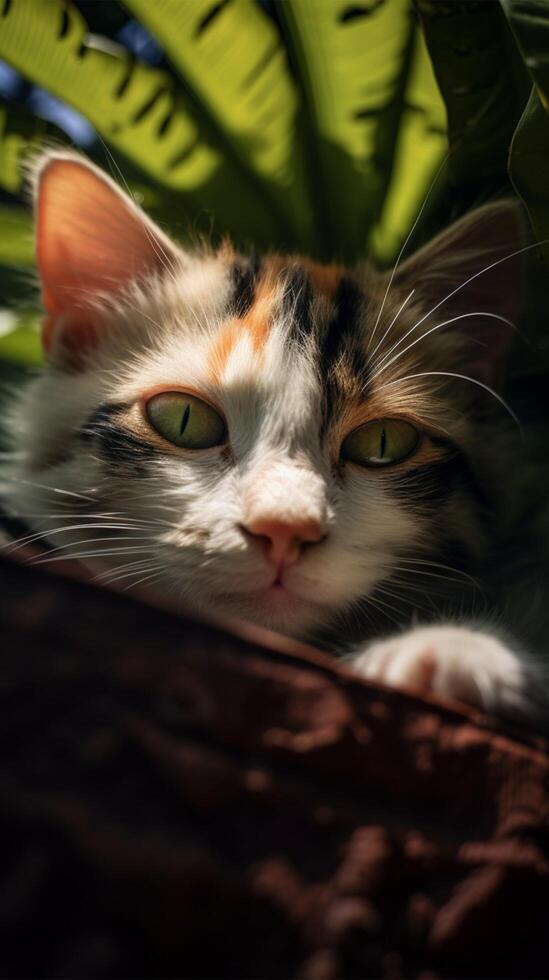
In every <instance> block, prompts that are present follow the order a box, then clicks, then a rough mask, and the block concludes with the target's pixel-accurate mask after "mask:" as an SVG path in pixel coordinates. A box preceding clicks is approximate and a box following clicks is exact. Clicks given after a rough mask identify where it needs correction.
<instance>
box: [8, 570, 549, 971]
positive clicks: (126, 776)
mask: <svg viewBox="0 0 549 980" xmlns="http://www.w3.org/2000/svg"><path fill="white" fill-rule="evenodd" d="M0 582H1V589H0V593H1V594H0V625H1V634H0V635H1V637H2V661H3V669H2V675H1V681H0V702H1V703H0V729H1V733H0V755H1V758H0V799H1V824H2V834H1V837H0V849H1V854H2V857H1V866H2V875H1V885H0V930H1V936H0V974H1V975H2V976H4V977H82V978H87V977H98V978H99V977H191V976H192V977H258V978H259V977H296V978H302V980H305V978H307V980H335V978H342V977H357V978H358V977H387V978H389V977H395V978H396V977H418V978H419V977H420V978H423V980H427V978H432V977H463V976H471V977H473V976H474V977H496V976H497V977H502V976H503V977H531V976H547V975H549V950H548V944H547V934H548V920H549V792H548V774H549V756H548V755H547V754H546V752H545V744H544V743H543V742H542V741H541V740H536V739H528V738H526V737H523V736H521V734H520V733H509V732H505V731H503V730H501V731H498V730H497V729H496V728H495V727H491V726H490V723H489V722H488V721H487V720H486V719H485V718H483V717H482V716H481V715H477V714H474V713H472V712H466V711H460V710H459V709H458V708H457V707H456V708H454V707H450V706H447V705H444V704H442V703H440V702H437V701H436V700H435V699H432V700H429V699H419V698H413V697H409V696H406V695H404V694H401V693H398V692H395V691H390V690H385V689H383V688H381V687H376V686H374V685H371V684H366V683H365V682H361V681H358V680H356V679H354V678H353V677H352V676H351V675H349V674H347V673H345V671H344V670H342V669H339V668H337V667H336V666H334V665H333V664H332V663H331V662H330V661H329V660H328V659H327V658H325V657H323V656H322V655H321V654H316V653H315V652H313V651H308V650H307V649H305V648H297V647H296V648H295V649H292V646H291V644H287V643H285V642H284V641H276V640H273V641H272V643H271V646H270V647H269V646H268V645H266V644H265V643H261V642H260V641H259V640H258V639H257V637H254V635H253V634H252V633H248V635H247V636H246V637H245V636H243V635H241V636H236V635H233V634H230V633H228V632H223V631H221V630H218V629H216V628H214V627H211V626H208V625H203V624H199V623H195V622H192V621H190V620H184V619H181V618H180V617H177V616H175V615H172V614H170V613H168V612H164V611H162V610H158V609H154V608H150V607H148V606H146V605H143V604H141V603H138V602H136V601H132V600H131V599H129V598H127V597H125V596H120V595H114V594H111V593H109V592H106V591H99V590H98V589H95V588H93V587H92V586H90V585H86V584H85V583H80V582H76V581H71V580H69V579H64V578H61V577H54V576H51V575H47V574H44V573H42V572H39V571H37V570H34V569H31V568H28V567H23V566H19V565H12V564H8V563H7V562H4V563H2V564H1V565H0ZM259 635H260V634H259V633H258V634H257V636H259Z"/></svg>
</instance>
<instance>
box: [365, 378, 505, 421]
mask: <svg viewBox="0 0 549 980" xmlns="http://www.w3.org/2000/svg"><path fill="white" fill-rule="evenodd" d="M435 376H439V377H442V378H457V379H459V380H461V381H470V382H471V384H473V385H477V387H478V388H482V389H483V390H484V391H486V392H488V394H489V395H493V397H494V398H495V399H496V401H497V402H499V404H500V405H501V406H502V408H504V409H505V411H506V412H508V413H509V415H510V416H511V418H512V419H513V422H515V423H516V425H517V426H518V428H519V430H520V431H521V432H522V426H521V424H520V422H519V419H518V418H517V416H516V415H515V413H514V411H513V409H512V408H511V406H510V405H508V404H507V402H506V401H505V399H504V398H502V397H501V395H498V393H497V391H494V389H493V388H490V386H489V385H486V384H484V382H483V381H479V380H478V378H471V377H469V375H468V374H457V373H455V372H453V371H420V372H419V373H418V374H408V375H406V377H404V378H395V380H394V381H387V382H386V383H385V384H383V385H381V388H392V386H393V385H397V384H402V383H403V382H404V381H413V380H414V379H415V378H429V377H435Z"/></svg>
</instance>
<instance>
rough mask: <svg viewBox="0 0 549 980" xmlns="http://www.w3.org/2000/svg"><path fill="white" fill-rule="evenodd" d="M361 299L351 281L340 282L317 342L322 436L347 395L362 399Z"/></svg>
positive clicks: (365, 366)
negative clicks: (321, 383) (332, 309)
mask: <svg viewBox="0 0 549 980" xmlns="http://www.w3.org/2000/svg"><path fill="white" fill-rule="evenodd" d="M363 302H364V296H363V294H362V292H361V290H360V289H359V287H358V285H357V284H356V283H355V282H353V280H352V279H342V280H341V282H340V283H339V286H338V288H337V292H336V295H335V306H336V312H335V315H334V316H333V318H332V320H331V321H330V323H329V324H328V326H327V328H326V331H325V333H324V335H323V337H322V339H321V341H320V349H319V359H320V373H321V376H322V378H323V381H324V391H325V398H324V419H323V425H322V433H323V434H324V433H325V432H326V430H327V429H328V428H329V425H330V422H331V420H332V418H333V416H334V414H335V413H337V411H338V407H339V405H340V404H341V403H342V402H345V401H346V400H347V398H348V397H349V393H350V392H352V391H353V390H354V391H357V392H360V394H361V397H363V396H365V394H366V389H367V385H368V380H369V370H368V363H367V359H366V355H365V352H364V351H363V349H362V345H361V343H360V339H359V324H360V311H361V308H362V304H363Z"/></svg>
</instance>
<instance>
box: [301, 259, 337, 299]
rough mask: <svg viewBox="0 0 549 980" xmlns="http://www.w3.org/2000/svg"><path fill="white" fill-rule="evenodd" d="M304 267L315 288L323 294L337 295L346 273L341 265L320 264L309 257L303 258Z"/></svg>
mask: <svg viewBox="0 0 549 980" xmlns="http://www.w3.org/2000/svg"><path fill="white" fill-rule="evenodd" d="M303 268H304V269H305V271H306V272H307V275H308V276H309V278H310V280H311V282H312V284H313V286H314V288H315V289H316V290H317V292H319V293H322V295H323V296H327V297H328V298H332V297H333V296H335V293H336V290H337V287H338V286H339V283H340V280H341V277H342V275H343V273H344V271H345V270H344V269H343V266H341V265H318V264H317V263H316V262H311V261H310V260H309V259H304V260H303Z"/></svg>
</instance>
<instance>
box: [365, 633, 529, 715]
mask: <svg viewBox="0 0 549 980" xmlns="http://www.w3.org/2000/svg"><path fill="white" fill-rule="evenodd" d="M351 667H352V669H353V670H354V671H356V672H357V673H359V674H360V675H361V677H366V678H368V679H369V680H376V681H381V682H382V683H384V684H388V685H390V686H392V687H402V688H407V689H408V690H412V691H416V692H418V691H419V692H422V693H425V692H427V691H433V692H435V693H436V694H440V695H442V696H443V697H448V698H454V699H456V700H457V701H464V702H465V703H466V704H472V705H474V706H476V707H479V708H482V709H483V710H484V711H488V712H493V713H495V714H498V715H505V716H510V717H523V718H524V717H529V716H531V715H533V714H534V713H535V708H534V705H533V704H531V703H530V701H529V697H528V692H527V689H528V677H527V671H526V667H525V665H524V663H523V662H521V660H520V659H519V657H518V656H517V655H516V654H514V653H513V652H512V651H511V650H510V649H509V648H508V647H507V646H505V645H504V644H503V643H502V642H501V641H500V640H498V639H496V638H495V637H494V636H490V635H489V634H487V633H481V632H478V631H477V630H472V629H466V628H465V627H461V626H425V627H419V628H417V629H412V630H409V631H408V632H406V633H401V634H400V635H395V636H392V637H389V638H388V639H384V640H379V641H378V642H375V643H372V644H371V645H370V646H369V647H367V649H366V650H365V651H364V653H361V654H359V655H358V656H357V657H355V658H354V659H353V660H352V662H351Z"/></svg>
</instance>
